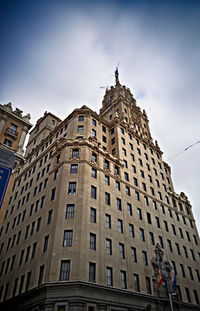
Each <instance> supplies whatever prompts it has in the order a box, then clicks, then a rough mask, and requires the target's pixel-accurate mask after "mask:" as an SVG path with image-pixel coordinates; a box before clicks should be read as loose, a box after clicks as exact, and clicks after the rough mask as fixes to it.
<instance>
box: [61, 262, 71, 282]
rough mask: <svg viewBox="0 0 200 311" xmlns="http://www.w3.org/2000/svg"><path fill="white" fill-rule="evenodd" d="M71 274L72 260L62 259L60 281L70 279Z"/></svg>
mask: <svg viewBox="0 0 200 311" xmlns="http://www.w3.org/2000/svg"><path fill="white" fill-rule="evenodd" d="M69 275H70V260H62V261H61V265H60V281H68V280H69Z"/></svg>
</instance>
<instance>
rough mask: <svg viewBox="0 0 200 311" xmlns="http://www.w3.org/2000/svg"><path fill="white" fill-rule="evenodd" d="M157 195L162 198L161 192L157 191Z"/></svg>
mask: <svg viewBox="0 0 200 311" xmlns="http://www.w3.org/2000/svg"><path fill="white" fill-rule="evenodd" d="M158 196H159V199H160V200H162V194H161V192H160V191H158Z"/></svg>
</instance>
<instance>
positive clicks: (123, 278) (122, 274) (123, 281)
mask: <svg viewBox="0 0 200 311" xmlns="http://www.w3.org/2000/svg"><path fill="white" fill-rule="evenodd" d="M120 280H121V287H122V288H123V289H126V288H127V285H126V271H122V270H121V271H120Z"/></svg>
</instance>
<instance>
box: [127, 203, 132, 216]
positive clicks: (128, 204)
mask: <svg viewBox="0 0 200 311" xmlns="http://www.w3.org/2000/svg"><path fill="white" fill-rule="evenodd" d="M127 209H128V213H129V215H130V216H132V215H133V211H132V205H131V204H130V203H127Z"/></svg>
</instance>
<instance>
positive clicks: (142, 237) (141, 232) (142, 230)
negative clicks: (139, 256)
mask: <svg viewBox="0 0 200 311" xmlns="http://www.w3.org/2000/svg"><path fill="white" fill-rule="evenodd" d="M139 230H140V240H141V241H143V242H144V241H145V237H144V229H142V228H140V229H139Z"/></svg>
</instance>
